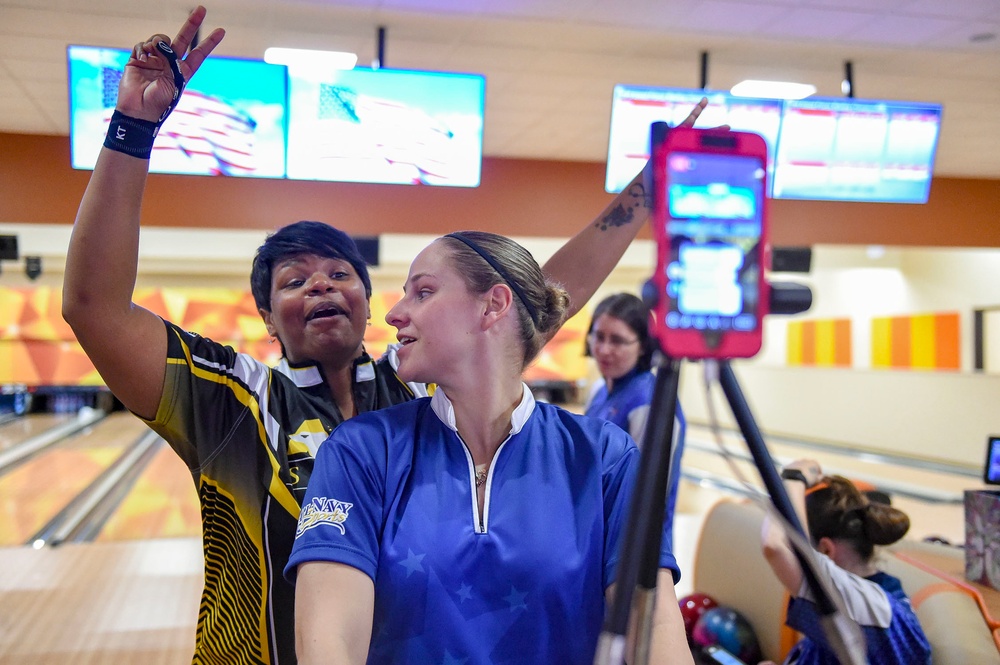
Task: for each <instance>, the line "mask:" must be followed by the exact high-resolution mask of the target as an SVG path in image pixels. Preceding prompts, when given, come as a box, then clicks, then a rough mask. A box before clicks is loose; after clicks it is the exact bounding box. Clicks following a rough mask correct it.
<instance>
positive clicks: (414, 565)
mask: <svg viewBox="0 0 1000 665" xmlns="http://www.w3.org/2000/svg"><path fill="white" fill-rule="evenodd" d="M406 552H407V557H406V558H405V559H403V560H402V561H400V562H399V565H401V566H402V567H403V568H406V576H407V577H409V576H410V575H412V574H413V573H422V572H424V564H423V563H422V562H423V560H424V557H425V556H427V555H426V554H414V553H413V550H411V549H407V550H406Z"/></svg>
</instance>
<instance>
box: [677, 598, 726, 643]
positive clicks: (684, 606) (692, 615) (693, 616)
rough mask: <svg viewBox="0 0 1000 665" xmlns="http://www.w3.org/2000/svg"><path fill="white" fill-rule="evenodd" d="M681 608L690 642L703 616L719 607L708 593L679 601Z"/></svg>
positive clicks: (685, 630)
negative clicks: (696, 624) (692, 632)
mask: <svg viewBox="0 0 1000 665" xmlns="http://www.w3.org/2000/svg"><path fill="white" fill-rule="evenodd" d="M677 604H678V605H680V608H681V616H682V617H683V618H684V632H685V633H686V634H687V637H688V640H690V639H691V631H692V630H694V625H695V623H697V621H698V619H700V618H701V615H702V614H704V613H705V612H706V611H708V610H710V609H712V608H713V607H716V606H717V605H718V603H717V602H715V599H714V598H712V597H711V596H709V595H708V594H706V593H692V594H690V595H687V596H684V597H683V598H680V599H679V600H678V601H677Z"/></svg>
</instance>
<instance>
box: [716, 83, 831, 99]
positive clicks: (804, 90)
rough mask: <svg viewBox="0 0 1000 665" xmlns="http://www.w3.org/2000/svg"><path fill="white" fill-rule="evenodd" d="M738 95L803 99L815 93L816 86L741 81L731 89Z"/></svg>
mask: <svg viewBox="0 0 1000 665" xmlns="http://www.w3.org/2000/svg"><path fill="white" fill-rule="evenodd" d="M729 92H731V93H732V94H734V95H736V96H737V97H767V98H773V99H802V98H804V97H808V96H809V95H812V94H815V92H816V86H814V85H810V84H808V83H789V82H787V81H757V80H754V79H747V80H746V81H740V82H739V83H737V84H736V85H734V86H733V87H732V89H731V90H730V91H729Z"/></svg>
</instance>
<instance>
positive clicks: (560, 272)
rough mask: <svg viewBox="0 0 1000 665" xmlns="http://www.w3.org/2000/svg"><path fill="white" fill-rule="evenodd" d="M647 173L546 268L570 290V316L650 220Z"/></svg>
mask: <svg viewBox="0 0 1000 665" xmlns="http://www.w3.org/2000/svg"><path fill="white" fill-rule="evenodd" d="M707 105H708V100H707V99H705V98H702V100H701V101H700V102H698V104H697V105H696V106H695V107H694V108H693V109H691V113H690V114H689V115H688V117H687V118H686V119H685V120H684V122H683V123H681V125H682V126H685V127H689V126H691V125H693V124H694V123H695V121H696V120H697V119H698V116H699V115H701V112H702V110H704V108H705V107H706V106H707ZM647 168H648V164H647ZM645 171H646V169H643V171H641V172H640V173H638V174H637V175H636V176H635V178H633V179H632V182H631V183H629V184H628V186H626V187H625V188H624V189H623V190H622V191H621V193H620V194H618V196H616V197H615V199H614V200H613V201H612V202H611V203H610V204H609V205H608V207H606V208H605V209H604V210H603V211H601V214H600V215H598V216H597V217H596V218H595V219H594V220H593V221H591V222H590V223H588V224H587V225H586V226H585V227H583V229H581V230H580V231H579V232H578V233H577V234H576V235H575V236H573V237H572V238H570V239H569V240H568V241H567V242H566V244H565V245H563V246H562V247H560V248H559V250H558V251H556V253H555V254H553V255H552V257H551V258H550V259H549V260H548V261H546V262H545V265H544V266H543V267H542V270H543V271H544V272H545V274H546V276H548V277H549V278H551V279H553V280H555V281H557V282H559V283H560V284H562V285H563V287H564V288H565V289H566V290H567V291H569V296H570V308H569V315H570V316H572V315H573V314H576V313H577V312H579V311H580V310H581V309H582V308H583V306H584V305H585V304H586V303H587V301H588V300H590V298H591V296H593V295H594V293H595V292H596V291H597V288H598V287H599V286H600V285H601V284H602V283H603V282H604V280H605V279H607V277H608V275H610V274H611V271H612V270H614V268H615V266H616V265H618V261H619V260H621V258H622V255H624V254H625V250H626V249H628V246H629V245H630V244H631V243H632V241H633V240H635V236H636V234H638V233H639V229H640V228H642V225H643V223H645V221H646V220H647V219H648V218H649V213H650V211H651V210H652V205H653V202H652V199H651V197H650V195H649V192H647V191H646V184H645V182H644V178H643V174H644V173H645Z"/></svg>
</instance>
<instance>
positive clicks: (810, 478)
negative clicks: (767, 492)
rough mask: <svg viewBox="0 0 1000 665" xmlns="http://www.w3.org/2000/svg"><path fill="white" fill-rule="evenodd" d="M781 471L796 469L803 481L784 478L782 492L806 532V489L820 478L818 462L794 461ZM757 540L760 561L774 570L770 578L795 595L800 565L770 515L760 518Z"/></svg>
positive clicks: (798, 582)
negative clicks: (760, 556) (761, 520)
mask: <svg viewBox="0 0 1000 665" xmlns="http://www.w3.org/2000/svg"><path fill="white" fill-rule="evenodd" d="M785 469H786V470H788V469H796V470H798V471H800V472H801V473H802V476H803V477H804V478H805V482H803V481H802V480H796V479H786V480H785V481H784V486H785V493H786V494H788V500H789V501H791V503H792V506H793V507H794V508H795V514H796V515H797V516H798V518H799V522H800V523H801V524H802V526H803V528H805V529H807V530H808V526H807V525H808V520H807V518H806V489H808V488H809V487H811V486H812V485H815V484H816V483H817V482H818V481H819V479H820V477H821V475H822V474H821V470H820V466H819V463H818V462H816V461H815V460H796V461H795V462H792V463H791V464H788V465H787V466H786V467H785ZM760 539H761V551H762V552H763V553H764V558H765V559H766V560H767V563H768V565H770V566H771V570H773V571H774V575H775V576H776V577H777V578H778V581H780V582H781V584H782V586H784V587H785V589H786V590H787V591H788V593H790V594H793V595H794V594H796V593H798V592H799V589H800V588H801V587H802V566H801V565H800V564H799V560H798V558H797V557H796V556H795V552H794V551H792V546H791V544H790V543H789V542H788V537H787V536H786V535H785V530H784V529H783V528H782V526H781V525H780V524H778V523H777V522H776V521H775V520H774V518H773V517H771V516H770V515H768V516H767V517H765V518H764V523H763V525H762V526H761V533H760Z"/></svg>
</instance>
